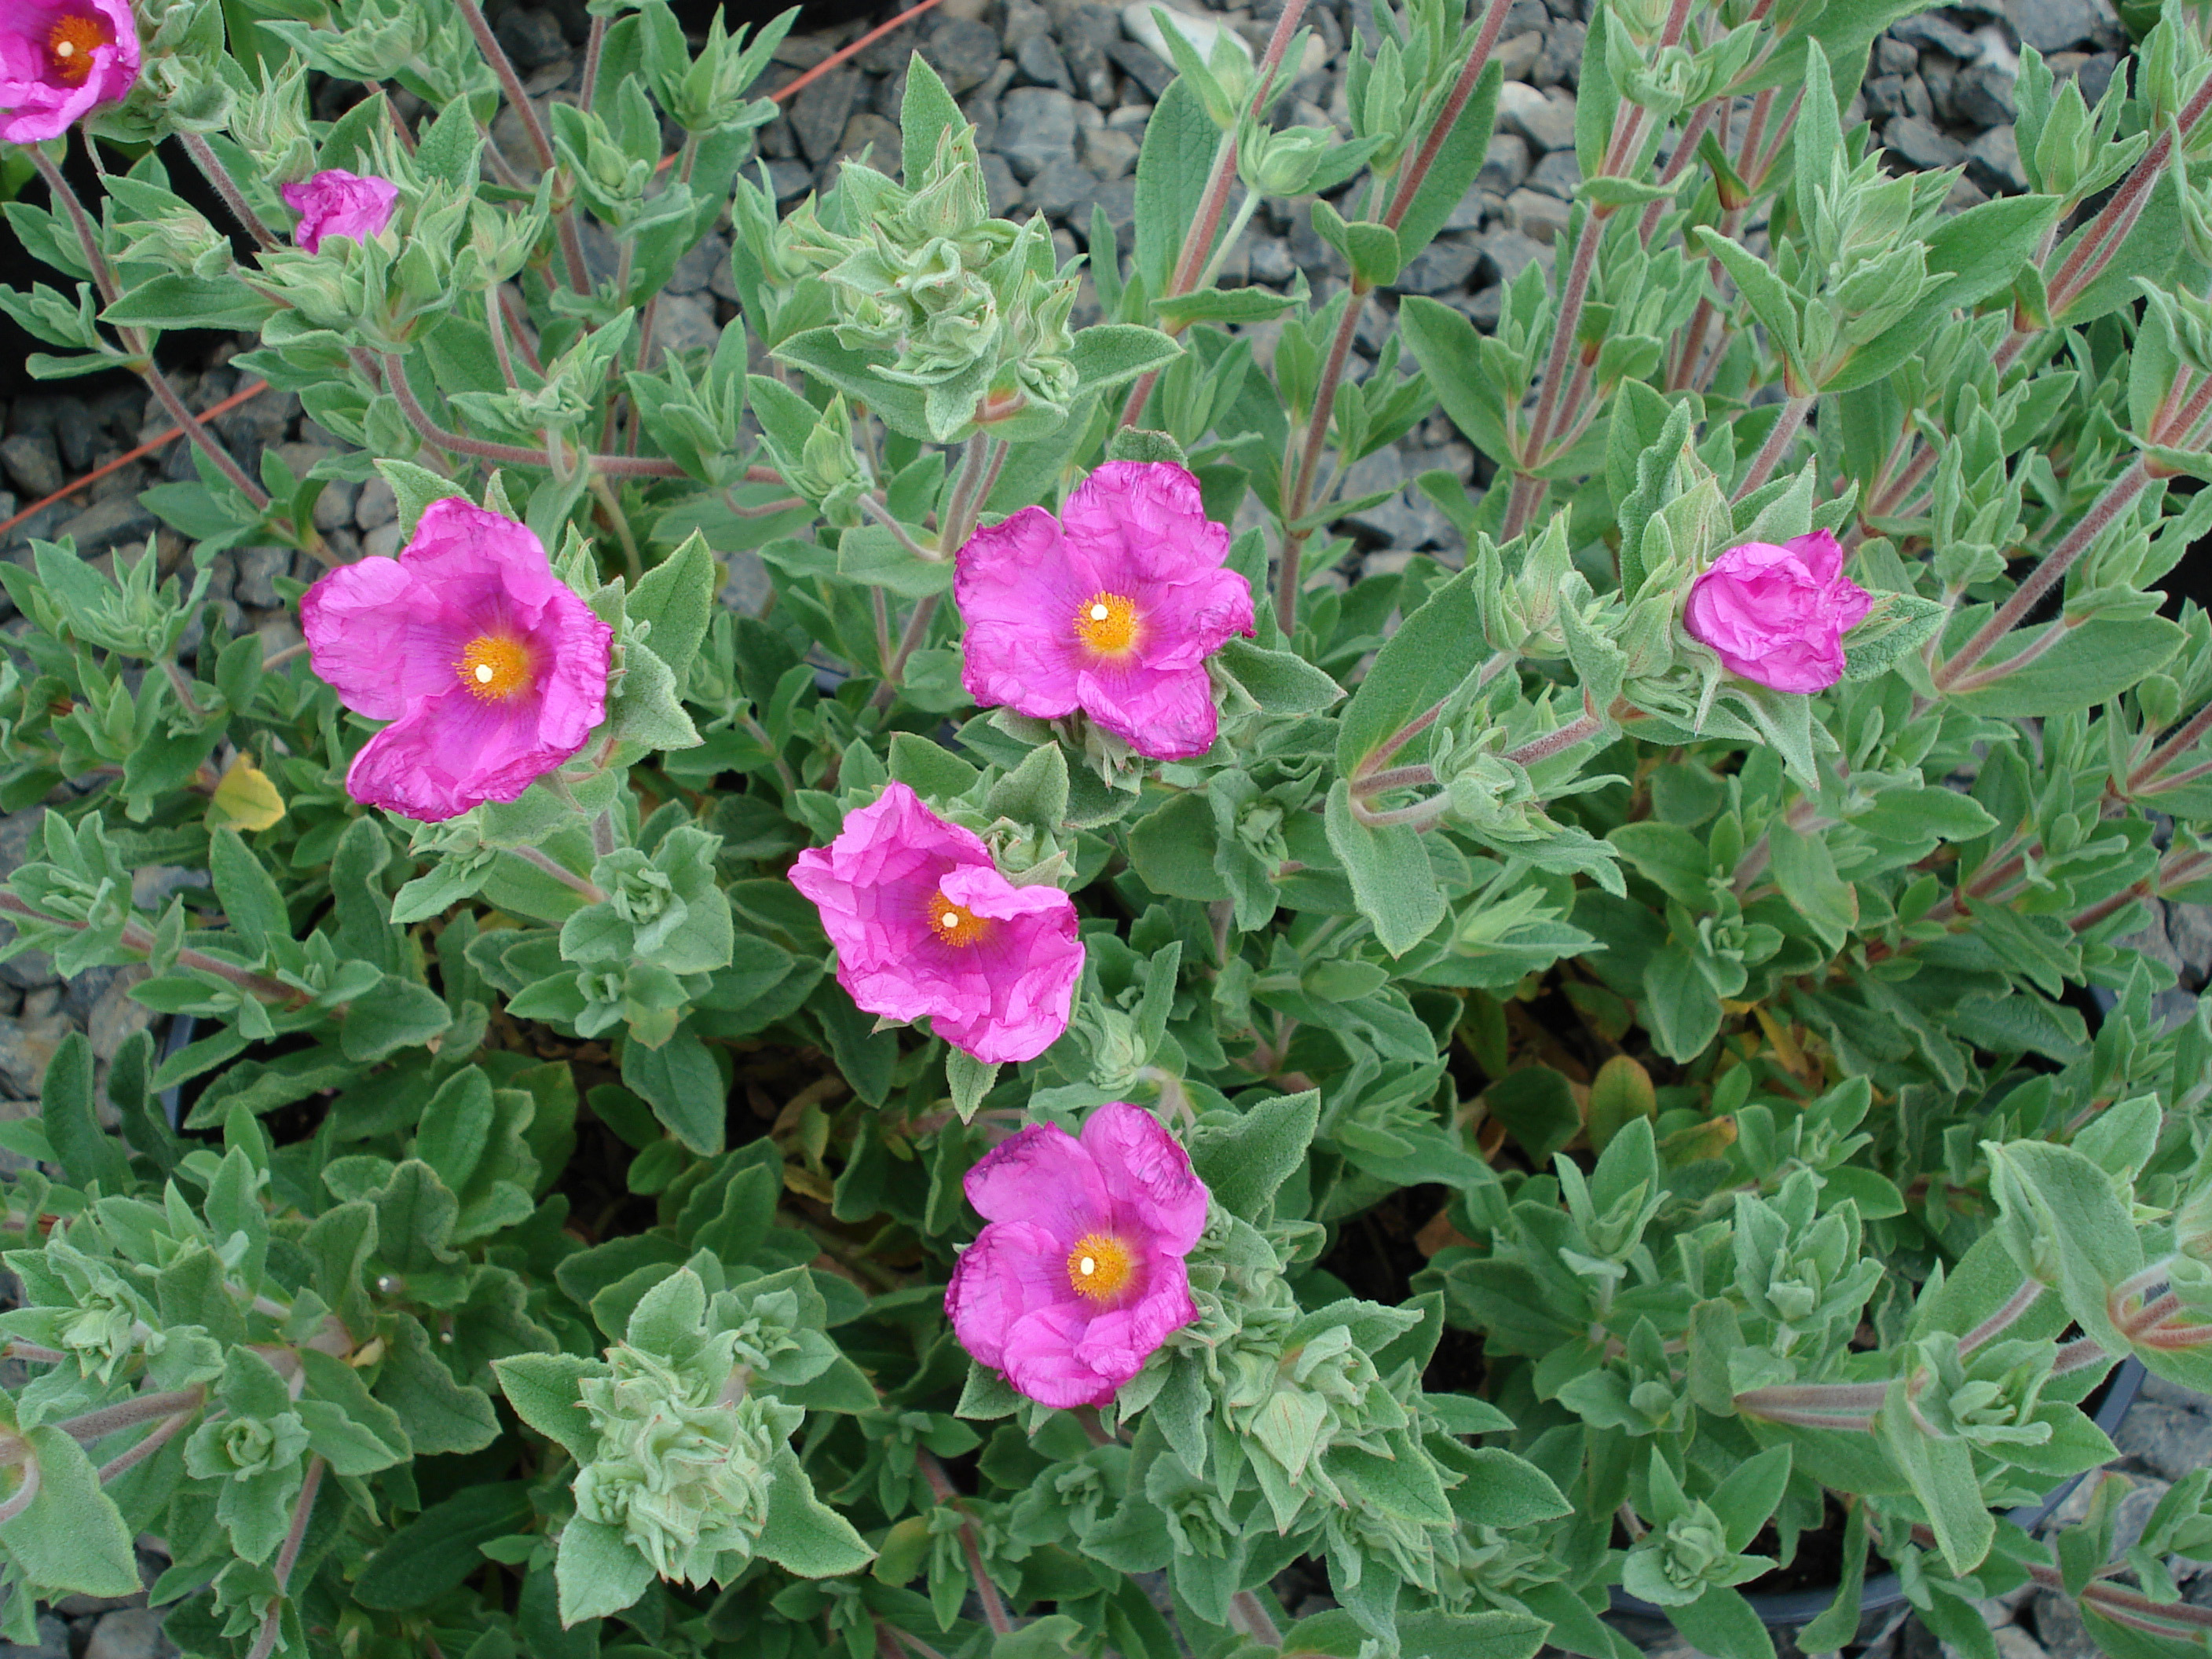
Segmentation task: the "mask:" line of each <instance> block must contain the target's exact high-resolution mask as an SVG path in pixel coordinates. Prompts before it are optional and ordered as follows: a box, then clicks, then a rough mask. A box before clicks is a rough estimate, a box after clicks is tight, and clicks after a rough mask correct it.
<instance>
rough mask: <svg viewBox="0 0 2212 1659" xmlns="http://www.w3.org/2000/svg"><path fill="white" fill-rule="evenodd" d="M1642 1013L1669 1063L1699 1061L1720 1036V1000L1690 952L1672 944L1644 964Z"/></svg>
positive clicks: (1653, 1037) (1654, 1039)
mask: <svg viewBox="0 0 2212 1659" xmlns="http://www.w3.org/2000/svg"><path fill="white" fill-rule="evenodd" d="M1642 1012H1643V1014H1644V1020H1645V1022H1646V1023H1647V1024H1649V1025H1650V1029H1651V1038H1652V1044H1653V1046H1654V1047H1655V1048H1657V1049H1658V1050H1659V1052H1660V1053H1661V1054H1664V1055H1666V1056H1667V1058H1668V1059H1669V1060H1680V1061H1684V1062H1687V1061H1689V1060H1695V1059H1696V1058H1697V1057H1698V1056H1699V1054H1703V1053H1704V1052H1705V1045H1706V1044H1708V1043H1710V1042H1711V1041H1712V1040H1713V1038H1714V1037H1715V1036H1718V1035H1719V1033H1720V1029H1721V1003H1720V999H1719V998H1718V997H1717V996H1715V995H1714V994H1713V987H1711V984H1709V983H1708V982H1707V981H1706V979H1705V975H1704V974H1702V973H1700V972H1699V970H1698V964H1697V962H1696V960H1695V959H1694V958H1692V956H1691V955H1690V953H1689V951H1687V950H1686V948H1685V947H1683V946H1682V945H1679V944H1676V943H1674V942H1672V941H1669V942H1668V944H1666V945H1662V946H1661V947H1660V948H1659V949H1658V950H1656V951H1653V952H1652V954H1651V959H1650V962H1648V963H1645V964H1644V1005H1643V1011H1642Z"/></svg>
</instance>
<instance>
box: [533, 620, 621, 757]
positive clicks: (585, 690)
mask: <svg viewBox="0 0 2212 1659" xmlns="http://www.w3.org/2000/svg"><path fill="white" fill-rule="evenodd" d="M614 643H615V631H614V629H611V628H610V627H608V626H607V624H606V623H604V622H601V621H600V620H599V616H598V614H597V613H596V612H595V611H592V607H591V606H590V605H586V603H585V602H584V599H583V597H582V596H581V595H580V594H579V593H578V592H576V591H575V590H574V588H572V587H570V586H568V584H567V583H565V582H556V583H555V584H554V585H553V589H552V592H550V594H549V595H548V596H547V598H546V599H545V601H544V604H543V605H541V606H540V607H539V611H538V623H537V625H536V626H535V627H534V628H533V629H531V635H530V644H531V649H532V655H533V657H534V658H535V659H536V660H537V661H538V664H539V665H540V669H539V678H538V684H537V685H536V686H535V687H533V688H532V696H533V697H534V698H535V699H536V702H537V709H538V713H537V719H538V739H539V741H540V743H541V744H543V745H544V747H546V748H548V749H564V750H568V752H569V753H571V754H573V753H574V752H575V751H576V750H579V749H581V748H582V747H583V746H584V739H585V738H587V737H589V736H590V735H591V733H592V729H593V728H594V727H596V726H598V725H599V723H600V722H601V721H602V720H605V719H606V717H607V671H608V669H609V668H610V666H611V665H612V663H613V660H614Z"/></svg>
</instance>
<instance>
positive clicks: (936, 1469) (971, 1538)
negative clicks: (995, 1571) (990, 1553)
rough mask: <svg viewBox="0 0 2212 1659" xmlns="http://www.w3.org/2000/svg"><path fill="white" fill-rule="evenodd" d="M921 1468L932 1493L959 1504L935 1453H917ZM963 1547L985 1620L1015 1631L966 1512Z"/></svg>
mask: <svg viewBox="0 0 2212 1659" xmlns="http://www.w3.org/2000/svg"><path fill="white" fill-rule="evenodd" d="M915 1461H916V1462H917V1463H918V1465H919V1466H920V1468H921V1475H922V1479H923V1480H927V1481H928V1482H929V1493H930V1496H931V1497H933V1498H935V1499H936V1500H937V1501H938V1503H939V1504H941V1505H943V1506H944V1507H945V1508H947V1509H954V1508H957V1504H956V1502H955V1500H956V1499H957V1498H958V1497H959V1496H960V1494H959V1493H958V1492H957V1491H955V1490H954V1489H953V1486H952V1482H951V1480H949V1479H947V1478H946V1476H945V1466H944V1465H943V1464H942V1463H939V1462H938V1461H937V1459H936V1458H935V1456H933V1455H932V1454H930V1453H928V1452H926V1451H922V1452H916V1453H915ZM960 1547H961V1549H962V1551H963V1553H965V1554H966V1555H967V1557H968V1571H969V1575H970V1576H971V1577H973V1578H974V1579H975V1599H976V1600H977V1601H981V1603H982V1604H983V1620H984V1622H985V1623H986V1624H987V1625H989V1626H990V1627H991V1629H992V1631H993V1632H994V1633H996V1634H997V1635H1000V1636H1008V1635H1012V1632H1013V1628H1014V1621H1013V1620H1012V1619H1010V1618H1008V1617H1007V1616H1006V1602H1005V1601H1003V1600H1001V1599H1000V1595H999V1587H998V1586H997V1585H996V1584H994V1583H992V1582H991V1575H990V1574H989V1573H987V1572H986V1571H983V1549H982V1546H981V1544H979V1543H977V1542H976V1540H975V1522H972V1521H970V1520H969V1518H968V1517H967V1516H966V1515H965V1514H964V1513H963V1514H962V1516H961V1517H960Z"/></svg>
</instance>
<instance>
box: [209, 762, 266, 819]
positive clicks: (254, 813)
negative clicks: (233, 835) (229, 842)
mask: <svg viewBox="0 0 2212 1659" xmlns="http://www.w3.org/2000/svg"><path fill="white" fill-rule="evenodd" d="M283 816H284V797H283V796H282V795H280V794H278V793H276V785H275V784H273V783H271V782H270V781H269V777H268V775H267V774H266V773H264V772H263V771H262V770H260V769H259V768H258V767H256V766H255V765H254V764H253V763H252V762H251V761H250V760H248V759H247V758H246V757H245V756H244V755H240V757H238V758H237V759H236V760H234V761H233V762H231V763H230V767H229V769H228V770H227V771H225V772H224V773H223V775H222V781H221V782H220V783H218V784H216V787H215V799H213V800H212V801H210V802H209V803H208V811H207V822H208V827H209V828H210V829H268V828H269V827H270V825H272V824H274V823H276V821H277V820H278V819H280V818H282V817H283Z"/></svg>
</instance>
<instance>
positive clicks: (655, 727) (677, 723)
mask: <svg viewBox="0 0 2212 1659" xmlns="http://www.w3.org/2000/svg"><path fill="white" fill-rule="evenodd" d="M682 690H683V688H682V687H680V686H679V685H678V684H677V681H676V676H675V674H674V672H673V671H671V669H670V668H669V666H668V665H667V664H666V663H665V662H663V661H662V660H661V659H660V656H659V653H657V652H655V651H653V649H652V648H651V647H647V646H643V645H640V644H639V643H637V642H636V641H634V640H633V641H630V642H629V644H628V645H626V646H624V647H623V677H622V685H621V689H620V690H618V691H617V693H616V695H615V696H614V697H613V698H612V700H611V703H610V706H609V708H608V709H607V729H608V730H609V732H611V733H612V734H613V736H614V738H615V740H616V741H617V742H618V743H634V744H640V745H641V746H642V747H644V748H647V749H693V748H696V747H697V746H698V744H699V732H698V728H697V727H696V726H693V725H692V724H691V717H690V715H689V714H685V713H684V704H683V701H682V696H681V693H682Z"/></svg>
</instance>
